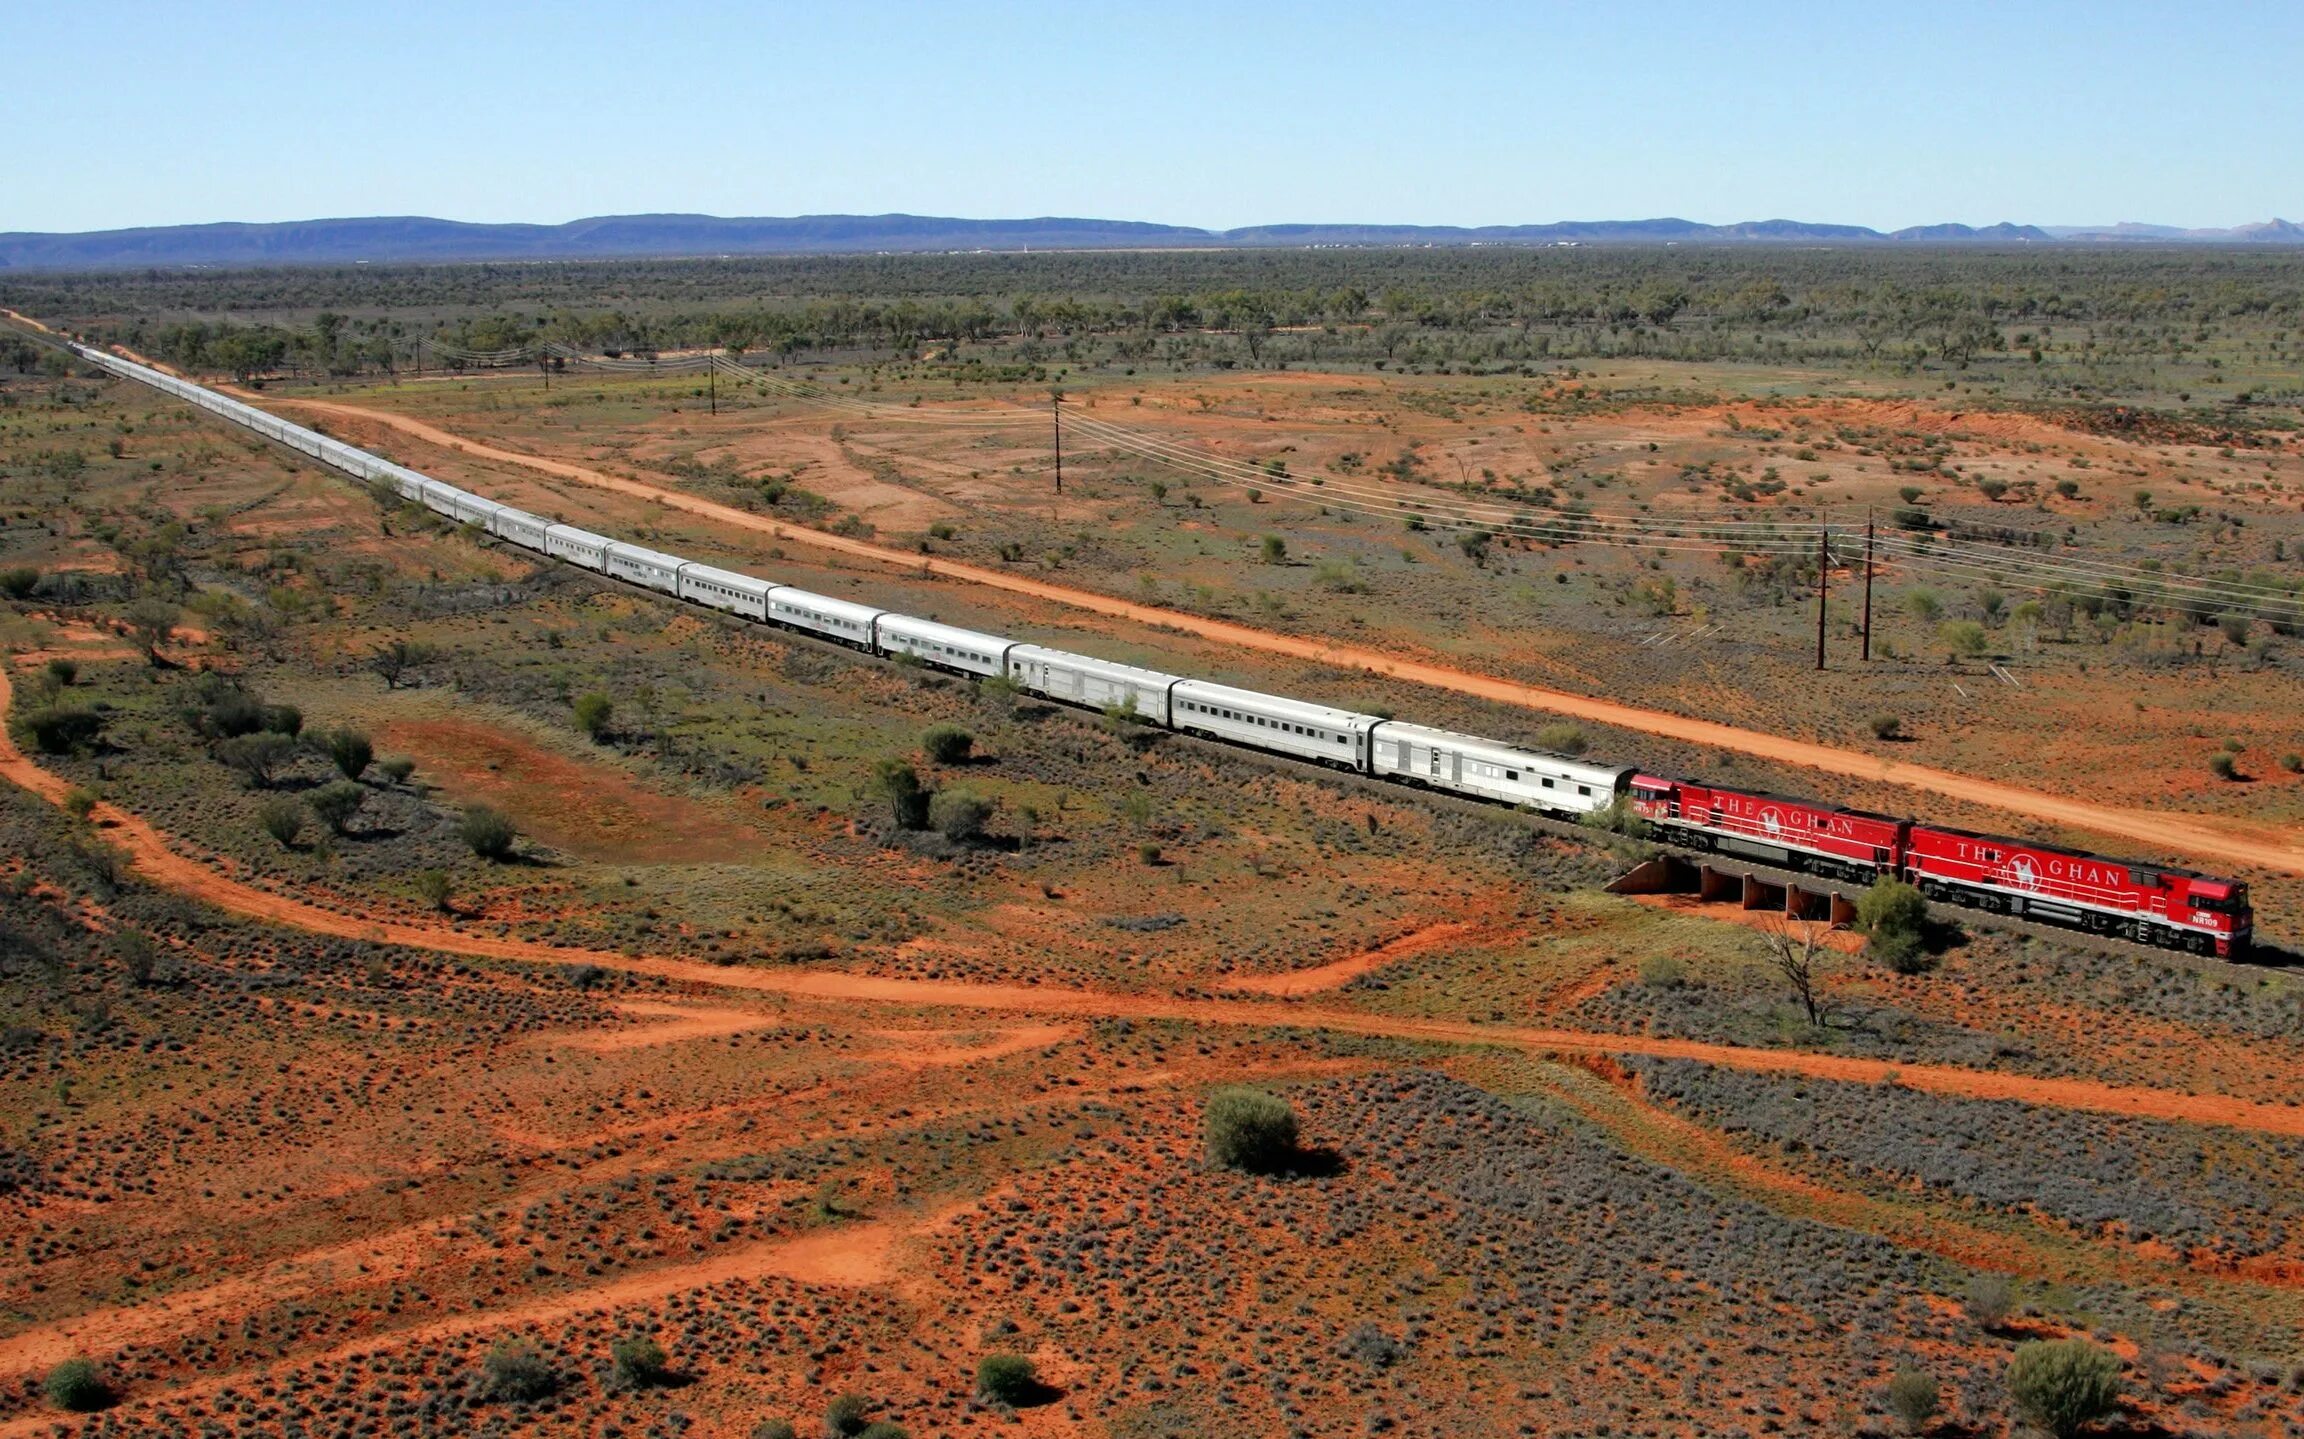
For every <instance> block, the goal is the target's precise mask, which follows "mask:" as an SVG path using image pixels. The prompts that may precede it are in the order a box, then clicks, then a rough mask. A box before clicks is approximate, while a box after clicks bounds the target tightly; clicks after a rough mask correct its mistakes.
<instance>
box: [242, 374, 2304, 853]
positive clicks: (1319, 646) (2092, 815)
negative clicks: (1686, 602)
mask: <svg viewBox="0 0 2304 1439" xmlns="http://www.w3.org/2000/svg"><path fill="white" fill-rule="evenodd" d="M234 393H235V394H238V395H239V396H240V398H242V399H245V400H249V401H250V402H256V401H260V400H269V401H270V402H271V404H273V405H274V406H275V407H280V408H296V409H302V410H308V411H311V412H313V413H317V414H323V415H334V416H336V417H338V418H340V419H348V420H356V421H367V422H369V423H372V424H379V425H384V426H387V427H388V428H391V429H394V430H398V431H399V432H401V433H402V434H405V435H409V436H412V437H414V438H416V439H419V440H422V441H424V442H425V443H427V444H432V445H438V446H440V447H442V448H444V449H448V450H453V451H456V452H459V453H462V454H466V455H470V456H473V457H474V458H476V459H483V460H493V461H498V462H501V463H505V464H513V465H519V466H522V467H524V468H526V469H531V470H535V471H537V472H539V473H541V474H548V475H552V476H555V477H557V478H560V479H565V480H574V481H576V482H577V483H579V484H585V485H591V486H594V487H596V488H599V489H604V490H609V491H613V492H615V493H617V494H623V495H630V496H633V497H635V498H639V499H646V500H653V501H656V502H658V503H660V504H662V505H664V506H665V507H667V508H669V509H676V510H682V511H685V512H687V513H689V514H693V515H697V516H699V517H701V518H705V519H710V520H713V521H715V522H717V523H720V524H726V525H733V526H736V527H738V528H740V529H747V530H754V531H758V532H760V533H764V534H768V535H772V536H774V537H775V538H776V539H778V540H781V541H785V542H787V543H791V544H801V545H808V546H811V547H813V548H817V549H824V550H832V551H837V552H838V553H840V554H844V555H851V556H855V557H857V558H860V559H870V560H878V561H881V562H883V563H885V564H889V565H894V566H897V567H899V568H902V569H906V570H910V571H912V572H914V573H920V572H922V571H926V572H927V573H929V574H933V575H940V576H943V577H944V578H947V579H953V580H960V581H964V582H966V583H968V584H974V585H983V586H986V587H987V588H991V589H998V590H1005V591H1008V592H1009V593H1011V594H1020V595H1030V596H1031V597H1033V598H1035V599H1041V600H1048V601H1051V602H1053V603H1056V604H1061V605H1065V606H1067V607H1069V608H1073V609H1079V610H1086V611H1089V612H1091V613H1094V614H1099V615H1105V616H1108V617H1111V618H1114V619H1124V620H1131V621H1134V622H1136V623H1138V624H1146V625H1164V626H1167V627H1168V628H1170V629H1177V630H1183V631H1186V632H1188V633H1191V634H1196V635H1199V636H1201V637H1202V638H1204V639H1210V640H1215V641H1217V642H1218V643H1221V644H1227V645H1232V646H1235V647H1237V648H1240V649H1253V650H1262V651H1265V652H1267V653H1270V654H1281V655H1288V656H1291V657H1293V658H1297V659H1305V660H1314V661H1317V662H1319V663H1322V664H1329V665H1335V666H1337V667H1338V668H1342V669H1357V670H1364V671H1367V672H1369V673H1373V674H1382V675H1388V676H1391V677H1393V678H1395V679H1403V680H1409V681H1413V682H1414V683H1417V684H1422V685H1430V686H1432V687H1433V688H1435V689H1445V690H1453V691H1456V692H1457V693H1459V694H1468V695H1475V696H1478V697H1479V698H1482V699H1489V700H1496V701H1500V702H1502V703H1505V704H1511V705H1518V706H1521V707H1523V708H1527V709H1535V710H1542V711H1545V712H1547V713H1550V714H1560V715H1572V716H1574V717H1576V718H1579V719H1588V720H1591V721H1593V722H1594V723H1597V724H1607V725H1615V726H1617V727H1619V728H1623V729H1629V730H1639V731H1643V732H1645V733H1648V734H1660V735H1668V736H1670V737H1672V738H1674V739H1679V740H1685V741H1688V742H1689V743H1692V744H1700V745H1708V746H1710V747H1712V748H1714V749H1723V750H1733V751H1735V752H1737V753H1740V754H1749V755H1756V756H1759V757H1761V758H1764V759H1770V760H1776V761H1779V762H1781V763H1784V764H1793V765H1801V766H1805V767H1806V768H1809V769H1816V770H1822V771H1824V772H1825V773H1827V774H1837V775H1844V776H1847V777H1849V778H1851V779H1860V780H1883V781H1886V782H1888V783H1891V784H1900V785H1905V786H1908V787H1910V788H1912V789H1916V790H1922V791H1925V792H1928V793H1931V794H1940V795H1946V796H1949V797H1951V798H1954V799H1962V800H1967V801H1969V802H1971V803H1975V804H1981V805H1988V806H1990V807H1992V808H1994V809H1998V810H2002V811H2005V812H2007V813H2009V814H2018V815H2024V816H2026V817H2028V818H2031V819H2036V820H2044V821H2046V822H2048V823H2051V824H2058V825H2070V826H2072V827H2074V828H2077V829H2084V830H2087V831H2089V832H2091V833H2094V834H2102V835H2115V836H2118V837H2120V838H2123V839H2131V840H2136V841H2138V842H2140V843H2143V844H2148V845H2151V846H2154V847H2155V848H2166V849H2174V850H2181V851H2183V852H2185V853H2187V854H2192V855H2197V856H2199V857H2200V858H2202V859H2206V860H2214V861H2219V862H2224V863H2231V864H2241V865H2253V866H2257V867H2260V868H2264V869H2274V870H2284V871H2287V872H2288V873H2291V874H2304V844H2300V843H2299V842H2298V841H2297V840H2296V839H2295V838H2294V837H2293V836H2291V835H2288V834H2285V833H2281V832H2276V831H2275V832H2259V831H2252V830H2249V829H2246V828H2243V827H2241V826H2237V825H2225V824H2217V823H2212V822H2209V821H2206V820H2202V819H2198V818H2195V817H2192V816H2187V815H2171V814H2163V813H2156V812H2153V811H2150V810H2134V809H2123V808H2117V807H2114V806H2109V805H2100V804H2092V803H2089V802H2087V801H2085V800H2076V799H2065V798H2062V797H2060V796H2057V795H2050V794H2042V793H2040V792H2038V791H2036V790H2028V789H2023V788H2020V787H2018V786H2015V785H2009V784H2002V783H2000V782H1998V781H1996V780H1985V779H1976V778H1973V777H1971V776H1968V775H1961V774H1954V773H1952V772H1951V771H1949V770H1940V769H1931V768H1929V767H1927V766H1924V765H1914V764H1905V763H1903V762H1901V761H1898V760H1892V759H1884V758H1881V757H1879V756H1877V755H1869V754H1864V753H1862V752H1861V751H1857V750H1844V749H1835V748H1833V747H1831V746H1829V745H1819V744H1810V743H1807V742H1805V741H1801V740H1793V739H1786V738H1783V737H1782V736H1780V735H1770V734H1762V733H1759V732H1757V731H1754V730H1747V729H1738V728H1736V727H1735V726H1733V725H1725V724H1720V723H1718V722H1716V721H1712V720H1702V719H1691V718H1689V717H1687V716H1684V715H1676V714H1669V713H1666V712H1664V711H1661V710H1649V709H1641V708H1639V707H1637V706H1634V705H1627V704H1620V703H1617V702H1616V701H1614V700H1605V699H1595V698H1593V697H1591V696H1589V695H1578V694H1570V693H1568V692H1566V691H1564V690H1553V689H1545V688H1542V687H1540V686H1537V685H1529V684H1522V683H1520V682H1518V681H1516V680H1507V679H1499V678H1497V677H1495V676H1493V675H1482V674H1474V673H1471V672H1469V671H1465V670H1458V669H1451V668H1449V667H1447V666H1444V665H1437V664H1432V663H1430V662H1428V661H1423V660H1413V659H1403V658H1400V657H1398V656H1394V655H1388V654H1385V653H1384V652H1382V651H1380V650H1373V649H1368V648H1364V647H1361V646H1356V645H1346V644H1338V643H1335V642H1333V641H1329V640H1319V639H1304V638H1301V637H1298V636H1295V635H1284V634H1275V633H1273V632H1271V631H1269V630H1260V629H1255V628H1252V627H1250V626H1248V625H1241V624H1234V623H1232V622H1230V621H1228V620H1218V619H1208V618H1205V617H1203V616H1199V615H1192V614H1186V613H1184V612H1182V611H1179V610H1169V609H1160V608H1156V607H1153V606H1149V605H1139V604H1131V603H1130V602H1128V601H1126V600H1122V599H1115V598H1113V597H1112V596H1110V595H1102V594H1097V593H1095V592H1094V591H1092V590H1080V589H1072V588H1070V587H1067V586H1064V585H1054V584H1049V583H1047V582H1046V581H1044V580H1036V579H1033V578H1031V577H1029V576H1027V575H1020V574H1012V573H1009V572H1008V571H1006V570H997V569H987V568H985V567H983V566H981V565H970V564H963V563H961V562H959V561H957V560H947V559H938V558H935V557H933V556H924V555H919V554H914V553H910V552H908V551H903V550H896V549H890V548H888V547H886V546H883V545H874V544H868V543H866V542H864V541H862V540H853V539H845V538H842V537H840V536H838V535H828V534H823V533H820V532H818V531H815V530H810V529H803V528H800V527H798V526H794V525H788V524H784V523H782V522H780V521H777V520H774V519H770V518H767V517H765V516H761V515H756V514H753V513H751V512H749V511H746V510H740V509H737V508H736V507H734V506H733V505H723V504H717V503H715V502H713V501H711V500H707V499H702V498H700V497H698V496H695V495H691V494H687V493H685V492H683V491H681V490H679V489H677V488H675V487H673V486H671V485H669V484H664V485H657V484H650V483H648V482H646V481H641V480H633V479H627V478H625V477H623V476H621V475H611V474H608V473H606V472H604V471H601V470H596V469H592V468H590V467H588V466H585V465H579V464H574V463H572V462H570V461H567V460H555V459H549V458H546V457H544V456H540V455H530V454H523V453H521V452H519V451H516V450H507V449H503V448H501V447H499V446H496V445H490V444H485V443H482V442H480V441H477V440H471V439H466V438H464V437H463V436H460V435H456V434H453V433H451V432H450V431H447V430H443V429H441V428H440V427H438V426H437V425H432V424H427V423H426V422H424V421H422V420H417V419H411V418H409V417H407V416H405V415H396V414H393V413H391V412H390V411H386V410H374V409H368V408H365V407H363V406H359V405H346V404H341V403H338V402H336V401H333V400H305V399H296V400H285V399H282V398H280V397H278V396H259V395H255V394H252V393H247V392H243V391H234Z"/></svg>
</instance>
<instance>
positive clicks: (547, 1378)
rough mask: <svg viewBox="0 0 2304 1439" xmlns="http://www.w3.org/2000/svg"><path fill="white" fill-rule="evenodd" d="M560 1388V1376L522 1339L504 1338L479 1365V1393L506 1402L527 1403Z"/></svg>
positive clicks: (531, 1345)
mask: <svg viewBox="0 0 2304 1439" xmlns="http://www.w3.org/2000/svg"><path fill="white" fill-rule="evenodd" d="M559 1387H560V1376H559V1375H557V1374H555V1373H553V1372H552V1366H551V1365H550V1364H548V1363H546V1362H545V1359H544V1356H543V1355H542V1354H541V1353H539V1352H537V1349H536V1346H535V1345H533V1344H530V1343H529V1342H528V1341H526V1340H525V1339H507V1340H505V1341H503V1342H502V1343H500V1344H498V1345H497V1346H496V1347H495V1348H493V1349H491V1350H489V1351H488V1357H487V1358H486V1359H484V1360H482V1361H481V1364H480V1395H481V1397H482V1398H484V1399H496V1400H501V1401H503V1402H504V1403H507V1404H527V1403H531V1402H533V1401H535V1400H538V1399H541V1398H543V1397H544V1396H545V1395H547V1394H550V1393H551V1392H552V1391H553V1390H555V1389H557V1388H559Z"/></svg>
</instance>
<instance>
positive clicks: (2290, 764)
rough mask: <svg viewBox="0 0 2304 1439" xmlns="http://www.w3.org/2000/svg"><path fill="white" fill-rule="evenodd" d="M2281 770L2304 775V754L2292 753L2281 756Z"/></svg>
mask: <svg viewBox="0 0 2304 1439" xmlns="http://www.w3.org/2000/svg"><path fill="white" fill-rule="evenodd" d="M2280 768H2282V769H2284V770H2286V771H2288V773H2290V774H2304V754H2296V753H2294V752H2293V751H2291V752H2290V753H2288V754H2284V755H2282V756H2280Z"/></svg>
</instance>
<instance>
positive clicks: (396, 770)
mask: <svg viewBox="0 0 2304 1439" xmlns="http://www.w3.org/2000/svg"><path fill="white" fill-rule="evenodd" d="M376 768H377V769H378V770H380V771H382V773H383V775H384V778H386V779H388V780H390V781H391V782H392V783H394V784H398V783H400V781H402V780H404V779H406V778H408V776H410V775H412V774H414V773H416V761H414V760H412V759H410V758H408V757H407V756H406V755H394V756H393V757H392V758H390V759H388V760H385V761H384V762H383V763H381V764H379V765H377V766H376Z"/></svg>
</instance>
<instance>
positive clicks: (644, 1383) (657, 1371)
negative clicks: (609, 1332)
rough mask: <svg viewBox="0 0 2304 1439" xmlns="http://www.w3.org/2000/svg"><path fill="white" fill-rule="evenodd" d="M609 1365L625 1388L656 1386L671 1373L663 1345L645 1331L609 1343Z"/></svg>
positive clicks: (620, 1385)
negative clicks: (644, 1332)
mask: <svg viewBox="0 0 2304 1439" xmlns="http://www.w3.org/2000/svg"><path fill="white" fill-rule="evenodd" d="M608 1363H609V1368H610V1369H611V1370H612V1371H613V1372H614V1374H615V1379H616V1383H617V1385H618V1386H619V1387H620V1388H625V1389H653V1388H655V1387H656V1386H657V1385H659V1384H662V1383H664V1382H665V1381H666V1380H668V1379H670V1378H671V1377H672V1369H671V1366H670V1365H669V1364H668V1363H667V1362H666V1360H665V1358H664V1346H663V1345H661V1344H658V1343H657V1342H656V1341H655V1340H654V1339H651V1338H649V1337H648V1336H647V1335H645V1334H627V1335H625V1336H624V1337H623V1338H621V1339H618V1340H615V1341H614V1342H612V1343H611V1344H609V1346H608Z"/></svg>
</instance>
